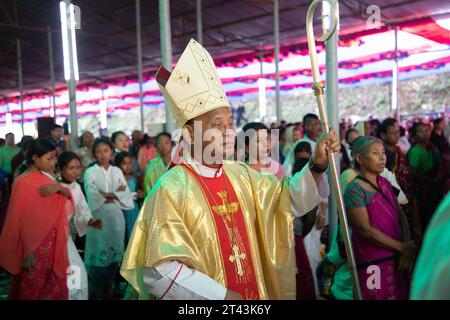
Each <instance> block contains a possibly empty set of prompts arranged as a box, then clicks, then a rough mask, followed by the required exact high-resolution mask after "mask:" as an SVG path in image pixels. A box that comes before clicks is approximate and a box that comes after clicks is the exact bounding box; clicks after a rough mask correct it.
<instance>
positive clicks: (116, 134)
mask: <svg viewBox="0 0 450 320" xmlns="http://www.w3.org/2000/svg"><path fill="white" fill-rule="evenodd" d="M121 134H123V135H125V136H127V134H126V133H125V132H123V131H116V132H113V134H112V135H111V142H112V143H113V144H114V143H116V139H117V137H118V136H120V135H121ZM127 137H128V136H127ZM113 150H114V149H113Z"/></svg>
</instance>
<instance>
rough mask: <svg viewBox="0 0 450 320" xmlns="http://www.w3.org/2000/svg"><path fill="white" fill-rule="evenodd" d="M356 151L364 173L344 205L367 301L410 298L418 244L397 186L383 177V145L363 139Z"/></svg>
mask: <svg viewBox="0 0 450 320" xmlns="http://www.w3.org/2000/svg"><path fill="white" fill-rule="evenodd" d="M352 153H353V159H354V161H355V169H356V170H358V173H359V175H358V176H357V177H356V178H355V179H354V180H353V181H352V182H350V183H349V185H348V186H347V188H346V189H345V192H344V202H345V207H346V211H347V215H348V217H349V222H350V226H351V228H352V235H351V239H352V245H353V250H354V254H355V260H356V264H357V268H358V275H359V282H360V286H361V293H362V297H363V299H365V300H367V299H368V300H387V299H389V300H391V299H393V300H398V299H407V298H408V289H409V281H408V273H410V272H411V269H412V262H413V259H414V256H415V246H414V244H413V242H411V241H410V234H409V229H408V224H407V222H406V219H405V217H404V214H403V212H402V211H401V208H400V206H399V205H398V202H397V200H396V195H395V193H394V191H393V189H392V186H391V184H390V183H389V182H388V180H386V179H385V178H383V177H381V176H380V174H381V173H382V172H383V170H384V167H385V165H386V154H385V152H384V146H383V143H382V141H381V140H379V139H377V138H374V137H370V136H363V137H359V138H358V139H356V140H355V142H354V145H353V150H352Z"/></svg>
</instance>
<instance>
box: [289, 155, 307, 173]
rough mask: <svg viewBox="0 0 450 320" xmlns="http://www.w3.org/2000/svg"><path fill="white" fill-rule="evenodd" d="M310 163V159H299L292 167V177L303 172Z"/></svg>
mask: <svg viewBox="0 0 450 320" xmlns="http://www.w3.org/2000/svg"><path fill="white" fill-rule="evenodd" d="M308 161H309V158H298V159H297V160H295V163H294V166H293V167H292V175H295V174H296V173H297V172H299V171H301V170H302V169H303V167H304V166H305V165H306V164H307V163H308Z"/></svg>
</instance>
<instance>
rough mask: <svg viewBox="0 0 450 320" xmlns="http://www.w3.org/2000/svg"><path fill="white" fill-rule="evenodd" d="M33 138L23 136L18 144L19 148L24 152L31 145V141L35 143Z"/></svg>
mask: <svg viewBox="0 0 450 320" xmlns="http://www.w3.org/2000/svg"><path fill="white" fill-rule="evenodd" d="M33 140H34V139H33V137H32V136H23V137H22V139H20V142H19V143H18V144H17V146H18V147H20V148H22V150H25V149H26V146H27V145H28V144H29V143H30V141H33Z"/></svg>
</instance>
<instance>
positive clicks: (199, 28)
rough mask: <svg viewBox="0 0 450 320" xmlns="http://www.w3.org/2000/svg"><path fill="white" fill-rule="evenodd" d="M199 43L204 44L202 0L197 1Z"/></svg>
mask: <svg viewBox="0 0 450 320" xmlns="http://www.w3.org/2000/svg"><path fill="white" fill-rule="evenodd" d="M197 41H198V43H200V44H203V21H202V0H197Z"/></svg>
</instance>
